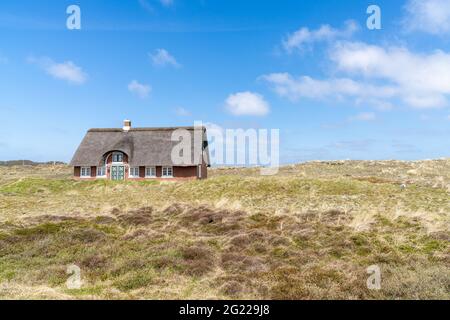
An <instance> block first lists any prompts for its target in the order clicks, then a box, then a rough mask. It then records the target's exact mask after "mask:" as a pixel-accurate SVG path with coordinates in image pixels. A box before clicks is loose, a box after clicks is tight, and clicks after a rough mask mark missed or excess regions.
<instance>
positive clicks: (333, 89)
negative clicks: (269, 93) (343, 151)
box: [260, 42, 450, 109]
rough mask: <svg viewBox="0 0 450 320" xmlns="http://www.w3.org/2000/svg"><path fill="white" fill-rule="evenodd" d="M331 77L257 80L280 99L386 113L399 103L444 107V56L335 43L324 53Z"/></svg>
mask: <svg viewBox="0 0 450 320" xmlns="http://www.w3.org/2000/svg"><path fill="white" fill-rule="evenodd" d="M329 58H330V60H331V62H333V66H334V68H335V70H333V73H334V74H337V75H339V74H341V76H340V77H333V78H325V79H321V80H320V79H314V78H311V77H309V76H300V77H298V78H295V77H293V76H292V75H290V74H289V73H272V74H268V75H264V76H262V77H260V78H261V79H263V80H265V81H266V82H267V83H269V84H270V85H271V87H272V88H273V90H274V91H275V92H276V93H277V94H278V95H279V96H281V97H285V98H288V99H290V100H292V101H298V100H300V99H301V98H309V99H322V100H323V99H333V100H336V101H345V100H348V99H352V100H353V102H354V103H355V104H358V105H360V104H363V103H364V104H369V105H371V106H374V107H376V108H378V109H390V108H392V107H393V105H396V104H401V105H404V106H408V107H412V108H424V109H426V108H439V107H445V106H449V105H450V103H449V99H448V98H449V97H448V96H449V95H450V53H446V52H443V51H439V50H437V51H435V52H432V53H429V54H419V53H414V52H411V51H410V50H408V49H407V48H405V47H388V48H383V47H380V46H376V45H368V44H366V43H361V42H339V43H337V44H336V45H334V46H333V48H332V50H330V53H329Z"/></svg>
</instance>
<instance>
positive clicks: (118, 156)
mask: <svg viewBox="0 0 450 320" xmlns="http://www.w3.org/2000/svg"><path fill="white" fill-rule="evenodd" d="M112 162H123V153H121V152H114V153H113V155H112Z"/></svg>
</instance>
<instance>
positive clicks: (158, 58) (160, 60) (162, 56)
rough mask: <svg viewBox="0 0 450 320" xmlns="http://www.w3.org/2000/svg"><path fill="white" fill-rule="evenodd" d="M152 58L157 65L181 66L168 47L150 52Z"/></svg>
mask: <svg viewBox="0 0 450 320" xmlns="http://www.w3.org/2000/svg"><path fill="white" fill-rule="evenodd" d="M149 56H150V59H151V60H152V62H153V65H155V66H161V67H163V66H166V65H171V66H173V67H180V64H179V63H178V62H177V60H176V59H175V58H174V57H173V56H172V55H170V53H169V52H168V51H167V50H166V49H156V52H155V53H154V54H151V53H149Z"/></svg>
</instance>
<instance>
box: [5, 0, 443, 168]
mask: <svg viewBox="0 0 450 320" xmlns="http://www.w3.org/2000/svg"><path fill="white" fill-rule="evenodd" d="M72 4H76V5H78V6H79V7H80V9H81V30H68V29H67V27H66V20H67V18H68V14H66V8H67V7H68V6H69V5H72ZM371 4H376V5H378V6H379V7H380V8H381V23H382V29H381V30H369V29H368V28H367V27H366V20H367V18H368V17H369V15H368V14H367V13H366V9H367V7H368V6H369V5H371ZM449 35H450V4H449V3H448V1H445V0H424V1H417V0H407V1H363V0H353V1H338V0H335V1H332V0H324V1H256V0H255V1H254V0H248V1H245V0H241V1H234V0H227V1H225V0H224V1H219V0H216V1H212V0H211V1H209V0H191V1H187V0H185V1H183V0H172V1H170V0H130V1H118V0H116V1H112V0H108V1H106V0H105V1H99V0H89V1H88V0H84V1H51V0H48V1H44V0H41V1H25V0H17V1H1V3H0V110H1V114H2V125H1V126H0V159H1V160H10V159H23V158H25V159H31V160H36V161H47V160H63V161H69V160H70V159H71V157H72V154H73V153H74V151H75V149H76V147H77V146H78V144H79V142H80V141H81V139H82V138H83V136H84V134H85V131H86V130H87V129H89V128H92V127H120V126H121V124H122V120H123V119H125V118H129V119H131V120H132V121H133V126H177V125H192V124H193V122H194V121H195V120H201V121H203V122H204V123H207V124H210V125H217V126H220V127H223V128H244V129H245V128H268V129H271V128H276V129H280V136H281V139H280V155H281V160H280V161H281V162H282V163H292V162H299V161H306V160H324V159H404V160H413V159H428V158H439V157H449V156H450V139H449V136H450V108H449V106H450V100H449V99H450V96H449V95H450V40H449V39H450V37H449Z"/></svg>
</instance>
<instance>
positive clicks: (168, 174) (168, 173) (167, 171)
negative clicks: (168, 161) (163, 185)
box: [162, 167, 173, 178]
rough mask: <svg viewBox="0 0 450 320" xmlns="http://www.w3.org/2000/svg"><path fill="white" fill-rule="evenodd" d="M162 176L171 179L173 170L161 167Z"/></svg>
mask: <svg viewBox="0 0 450 320" xmlns="http://www.w3.org/2000/svg"><path fill="white" fill-rule="evenodd" d="M162 176H163V177H165V178H171V177H173V169H172V167H163V168H162Z"/></svg>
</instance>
